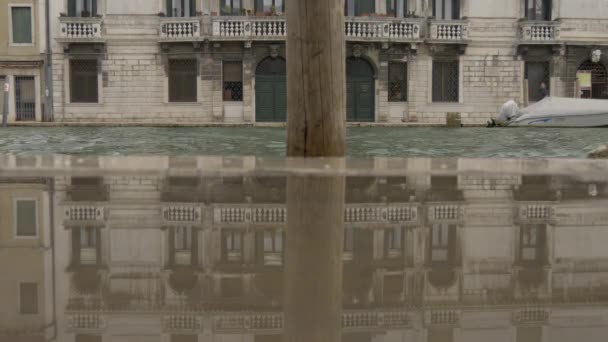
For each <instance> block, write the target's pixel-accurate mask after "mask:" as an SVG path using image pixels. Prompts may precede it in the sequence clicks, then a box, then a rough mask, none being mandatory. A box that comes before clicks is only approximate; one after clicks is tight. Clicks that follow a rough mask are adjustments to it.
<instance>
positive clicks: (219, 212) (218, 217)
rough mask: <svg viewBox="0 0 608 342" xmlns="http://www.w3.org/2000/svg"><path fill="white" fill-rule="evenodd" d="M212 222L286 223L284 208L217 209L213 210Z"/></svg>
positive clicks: (261, 206)
mask: <svg viewBox="0 0 608 342" xmlns="http://www.w3.org/2000/svg"><path fill="white" fill-rule="evenodd" d="M213 221H214V223H216V224H249V223H255V224H257V223H275V224H285V223H287V209H286V208H285V207H284V206H281V207H277V206H264V205H260V206H255V207H244V206H239V207H218V208H214V212H213Z"/></svg>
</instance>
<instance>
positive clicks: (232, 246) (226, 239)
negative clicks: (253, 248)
mask: <svg viewBox="0 0 608 342" xmlns="http://www.w3.org/2000/svg"><path fill="white" fill-rule="evenodd" d="M222 241H223V247H224V250H223V255H224V261H231V262H239V261H241V260H242V258H243V233H241V232H239V231H236V230H224V231H223V232H222Z"/></svg>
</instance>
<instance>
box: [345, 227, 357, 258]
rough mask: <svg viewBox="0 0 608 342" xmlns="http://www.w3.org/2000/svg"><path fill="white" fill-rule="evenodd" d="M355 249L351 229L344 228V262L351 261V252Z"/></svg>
mask: <svg viewBox="0 0 608 342" xmlns="http://www.w3.org/2000/svg"><path fill="white" fill-rule="evenodd" d="M354 247H355V241H354V231H353V228H344V256H343V259H344V260H352V259H353V250H354Z"/></svg>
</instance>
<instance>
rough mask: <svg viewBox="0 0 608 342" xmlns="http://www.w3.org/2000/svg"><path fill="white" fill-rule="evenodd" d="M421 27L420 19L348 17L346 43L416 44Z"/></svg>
mask: <svg viewBox="0 0 608 342" xmlns="http://www.w3.org/2000/svg"><path fill="white" fill-rule="evenodd" d="M421 26H422V20H421V19H395V18H362V17H358V18H357V17H349V18H346V19H345V35H346V40H347V41H359V42H366V41H374V42H378V41H380V42H416V41H419V40H420V31H421V30H420V29H421Z"/></svg>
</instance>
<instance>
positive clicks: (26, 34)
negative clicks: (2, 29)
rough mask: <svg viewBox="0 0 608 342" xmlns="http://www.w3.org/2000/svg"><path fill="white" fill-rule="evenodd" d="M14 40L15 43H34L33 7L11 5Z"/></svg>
mask: <svg viewBox="0 0 608 342" xmlns="http://www.w3.org/2000/svg"><path fill="white" fill-rule="evenodd" d="M11 24H12V26H11V27H12V30H13V32H12V33H13V35H12V41H11V43H13V44H32V42H33V38H32V8H31V7H29V6H28V7H25V6H24V7H19V6H12V7H11Z"/></svg>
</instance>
